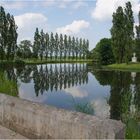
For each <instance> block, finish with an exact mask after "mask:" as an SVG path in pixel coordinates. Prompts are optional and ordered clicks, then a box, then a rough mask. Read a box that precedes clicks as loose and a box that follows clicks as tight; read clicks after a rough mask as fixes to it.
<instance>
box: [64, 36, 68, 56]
mask: <svg viewBox="0 0 140 140" xmlns="http://www.w3.org/2000/svg"><path fill="white" fill-rule="evenodd" d="M67 53H68V40H67V35H64V58H65V59H66V57H67Z"/></svg>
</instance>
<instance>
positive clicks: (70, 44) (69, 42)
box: [68, 36, 72, 59]
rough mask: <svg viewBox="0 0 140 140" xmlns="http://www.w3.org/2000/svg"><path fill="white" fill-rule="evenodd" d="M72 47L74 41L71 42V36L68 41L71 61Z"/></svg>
mask: <svg viewBox="0 0 140 140" xmlns="http://www.w3.org/2000/svg"><path fill="white" fill-rule="evenodd" d="M71 46H72V41H71V37H70V36H69V39H68V58H69V59H70V57H71Z"/></svg>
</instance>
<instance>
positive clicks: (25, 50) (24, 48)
mask: <svg viewBox="0 0 140 140" xmlns="http://www.w3.org/2000/svg"><path fill="white" fill-rule="evenodd" d="M31 48H32V43H31V41H29V40H23V41H21V42H20V44H19V47H18V49H17V56H18V57H21V58H24V59H25V58H31V56H32V52H31Z"/></svg>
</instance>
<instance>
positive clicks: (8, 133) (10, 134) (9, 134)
mask: <svg viewBox="0 0 140 140" xmlns="http://www.w3.org/2000/svg"><path fill="white" fill-rule="evenodd" d="M0 139H26V138H25V137H24V136H22V135H20V134H18V133H16V132H14V131H12V130H9V129H7V128H5V127H2V126H0Z"/></svg>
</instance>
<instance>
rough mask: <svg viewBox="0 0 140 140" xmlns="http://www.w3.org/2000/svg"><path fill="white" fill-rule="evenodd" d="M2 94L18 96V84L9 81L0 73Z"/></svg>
mask: <svg viewBox="0 0 140 140" xmlns="http://www.w3.org/2000/svg"><path fill="white" fill-rule="evenodd" d="M0 92H1V93H5V94H7V95H11V96H17V95H18V90H17V83H16V82H15V81H10V80H7V79H6V78H5V76H4V73H2V72H0Z"/></svg>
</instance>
